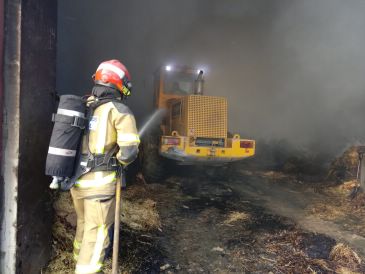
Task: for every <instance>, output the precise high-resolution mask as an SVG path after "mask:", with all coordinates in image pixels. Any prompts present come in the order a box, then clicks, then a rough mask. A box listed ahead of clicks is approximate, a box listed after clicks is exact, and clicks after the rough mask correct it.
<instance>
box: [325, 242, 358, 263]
mask: <svg viewBox="0 0 365 274" xmlns="http://www.w3.org/2000/svg"><path fill="white" fill-rule="evenodd" d="M329 258H330V259H331V260H333V261H335V262H336V263H338V264H339V265H341V266H346V267H349V268H350V269H357V268H358V267H359V266H360V264H361V258H360V257H359V255H357V254H356V252H355V251H353V250H352V249H351V248H350V247H349V246H347V245H345V244H342V243H339V244H337V245H335V246H334V247H333V248H332V250H331V253H330V256H329Z"/></svg>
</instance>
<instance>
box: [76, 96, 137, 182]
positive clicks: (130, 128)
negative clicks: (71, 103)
mask: <svg viewBox="0 0 365 274" xmlns="http://www.w3.org/2000/svg"><path fill="white" fill-rule="evenodd" d="M88 134H89V143H88V144H87V138H86V136H84V138H83V142H82V153H83V154H87V153H88V148H87V145H89V149H90V152H91V153H93V154H106V153H107V152H108V151H110V150H111V149H113V147H114V146H115V144H118V146H119V151H118V153H117V155H116V156H117V159H118V160H119V161H120V162H121V164H123V165H128V164H130V163H131V162H132V161H133V160H134V159H135V158H136V157H137V154H138V144H139V142H140V140H139V136H138V131H137V127H136V121H135V119H134V116H133V114H132V112H131V111H130V110H129V108H128V107H127V106H126V105H124V104H123V103H121V102H108V103H105V104H103V105H101V106H99V107H97V108H96V109H95V110H94V113H93V115H92V117H91V118H90V122H89V133H88ZM115 181H116V172H114V171H97V172H89V173H87V174H85V175H83V176H81V177H80V178H79V179H78V180H77V181H76V184H75V186H76V187H80V188H90V187H98V186H99V187H100V186H104V185H106V184H110V183H114V182H115Z"/></svg>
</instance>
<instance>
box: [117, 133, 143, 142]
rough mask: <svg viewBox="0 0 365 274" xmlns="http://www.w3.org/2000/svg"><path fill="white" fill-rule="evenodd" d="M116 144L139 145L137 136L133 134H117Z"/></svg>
mask: <svg viewBox="0 0 365 274" xmlns="http://www.w3.org/2000/svg"><path fill="white" fill-rule="evenodd" d="M118 142H126V143H140V142H141V141H140V140H139V135H138V134H134V133H122V134H118Z"/></svg>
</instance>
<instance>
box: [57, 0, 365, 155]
mask: <svg viewBox="0 0 365 274" xmlns="http://www.w3.org/2000/svg"><path fill="white" fill-rule="evenodd" d="M85 3H86V1H77V2H76V1H71V0H63V1H60V2H59V21H58V22H59V24H58V30H59V40H58V46H59V50H58V63H57V88H58V90H59V91H61V92H68V91H71V92H73V91H77V92H85V91H86V90H89V89H90V87H91V82H90V78H89V77H90V75H91V74H92V73H93V71H94V70H95V67H96V66H97V64H98V63H99V62H100V61H101V60H104V59H108V58H113V57H115V58H120V59H122V60H123V61H124V62H125V63H126V65H127V66H128V67H129V68H130V70H131V72H132V76H133V78H134V83H135V96H134V97H133V98H132V99H131V100H130V105H131V107H132V109H133V110H134V111H135V112H136V114H137V118H139V120H140V121H142V120H143V118H144V117H145V116H147V115H148V113H149V112H150V111H151V108H150V106H151V101H152V78H151V77H152V73H153V71H154V70H155V68H156V67H157V66H158V65H160V64H164V63H172V64H174V63H175V64H188V65H193V66H194V65H196V66H202V67H203V68H206V70H207V75H206V91H207V93H208V94H212V95H223V96H226V97H227V98H228V102H229V114H230V120H229V122H230V123H229V127H230V129H231V131H233V132H242V133H243V134H244V136H247V137H253V138H268V139H280V138H284V139H287V140H289V141H291V142H292V143H294V144H295V145H298V146H305V147H308V148H310V149H313V150H324V151H331V152H336V151H338V150H341V149H342V148H343V147H344V146H346V145H347V144H349V143H356V142H364V141H365V128H364V127H362V126H361V124H362V121H363V117H365V108H364V107H363V105H364V103H365V96H364V89H365V88H364V87H365V77H363V75H364V71H365V51H364V50H363V48H364V45H365V36H364V32H363V30H364V29H365V17H364V16H363V14H364V13H365V2H364V1H362V0H347V1H342V0H306V1H301V0H270V1H268V0H227V1H219V0H200V1H177V0H164V1H163V0H157V1H147V0H145V1H143V0H137V1H119V0H118V1H117V0H110V1H108V5H105V4H101V3H104V2H101V1H97V0H91V1H87V5H85Z"/></svg>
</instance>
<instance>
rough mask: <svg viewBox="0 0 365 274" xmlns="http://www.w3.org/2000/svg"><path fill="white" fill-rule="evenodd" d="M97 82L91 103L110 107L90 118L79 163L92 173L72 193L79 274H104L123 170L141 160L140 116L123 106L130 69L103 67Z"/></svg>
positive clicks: (115, 65)
mask: <svg viewBox="0 0 365 274" xmlns="http://www.w3.org/2000/svg"><path fill="white" fill-rule="evenodd" d="M93 79H94V83H95V85H94V87H93V89H92V95H91V96H90V97H89V98H88V101H89V102H94V103H95V102H98V101H100V102H104V103H102V104H100V105H99V106H97V107H96V108H95V109H94V111H93V114H92V117H89V127H88V130H87V131H86V133H85V135H84V137H83V140H82V155H84V156H86V157H88V158H87V159H88V160H87V161H83V160H82V159H85V158H83V157H80V159H81V160H80V163H79V166H80V167H82V166H85V165H86V166H89V167H90V166H91V170H90V171H89V172H87V173H85V174H83V175H81V176H80V177H79V178H77V180H76V182H75V184H74V186H73V187H72V188H71V196H72V200H73V203H74V206H75V210H76V214H77V229H76V236H75V240H74V259H75V261H76V270H75V273H78V274H84V273H98V272H101V268H102V264H103V261H104V257H105V252H106V249H107V247H108V246H109V244H110V238H109V233H108V231H109V230H110V228H111V226H112V225H113V221H114V213H115V182H116V180H118V179H119V178H120V174H119V172H118V170H119V166H120V165H122V166H127V165H128V164H130V163H131V162H133V161H134V160H135V159H136V157H137V154H138V144H139V142H140V141H139V136H138V132H137V129H136V122H135V119H134V116H133V114H132V112H131V111H130V110H129V108H128V107H127V106H125V105H124V104H123V103H122V100H123V99H124V98H126V97H128V96H130V94H131V82H130V80H131V78H130V74H129V72H128V70H127V69H126V67H125V66H124V65H123V64H122V63H121V62H120V61H118V60H110V61H105V62H102V63H101V64H100V65H99V67H98V68H97V70H96V73H95V75H94V76H93ZM87 155H88V156H87Z"/></svg>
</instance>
